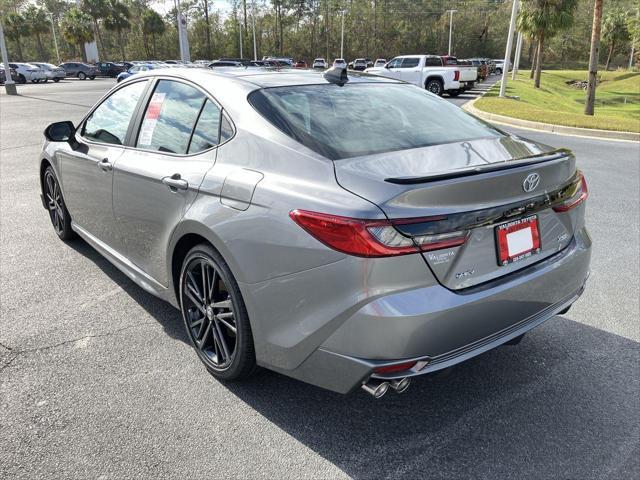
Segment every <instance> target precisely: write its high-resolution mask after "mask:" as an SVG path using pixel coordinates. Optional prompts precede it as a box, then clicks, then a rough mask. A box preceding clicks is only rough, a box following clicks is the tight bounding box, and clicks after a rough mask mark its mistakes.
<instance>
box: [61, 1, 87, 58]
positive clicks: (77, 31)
mask: <svg viewBox="0 0 640 480" xmlns="http://www.w3.org/2000/svg"><path fill="white" fill-rule="evenodd" d="M91 22H92V20H91V17H90V16H89V15H87V14H86V13H84V12H83V11H82V10H80V9H78V8H76V7H73V8H71V9H70V10H69V11H68V12H67V13H66V14H65V16H64V17H63V18H62V25H61V30H62V37H63V38H64V39H65V40H66V41H67V42H69V43H70V44H72V45H78V47H80V52H81V53H82V59H83V60H84V61H85V62H86V61H87V54H86V52H85V50H84V44H85V43H86V42H91V41H92V40H93V30H92V28H91Z"/></svg>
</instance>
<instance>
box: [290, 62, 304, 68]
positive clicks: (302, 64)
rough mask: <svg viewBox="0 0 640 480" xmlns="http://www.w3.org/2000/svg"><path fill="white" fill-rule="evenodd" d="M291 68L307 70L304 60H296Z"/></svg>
mask: <svg viewBox="0 0 640 480" xmlns="http://www.w3.org/2000/svg"><path fill="white" fill-rule="evenodd" d="M293 66H294V68H307V62H305V61H304V60H298V61H297V62H296V63H295V64H294V65H293Z"/></svg>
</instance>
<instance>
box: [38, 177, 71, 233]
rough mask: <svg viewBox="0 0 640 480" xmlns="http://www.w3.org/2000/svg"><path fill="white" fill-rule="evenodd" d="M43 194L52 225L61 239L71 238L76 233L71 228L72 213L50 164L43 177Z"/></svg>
mask: <svg viewBox="0 0 640 480" xmlns="http://www.w3.org/2000/svg"><path fill="white" fill-rule="evenodd" d="M42 196H43V198H44V201H45V203H46V205H47V210H48V212H49V219H50V220H51V225H53V229H54V231H55V232H56V235H58V237H59V238H60V240H65V241H67V240H71V239H73V238H74V237H75V236H76V234H75V232H74V231H73V230H72V229H71V215H69V211H68V210H67V205H66V204H65V203H64V198H63V197H62V191H61V190H60V183H58V178H57V177H56V174H55V172H54V171H53V168H52V167H51V166H48V167H47V168H46V170H45V171H44V175H43V177H42Z"/></svg>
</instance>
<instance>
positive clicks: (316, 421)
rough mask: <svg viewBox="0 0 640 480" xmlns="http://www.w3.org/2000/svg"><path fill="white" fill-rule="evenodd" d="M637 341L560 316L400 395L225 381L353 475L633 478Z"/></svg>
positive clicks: (261, 378)
mask: <svg viewBox="0 0 640 480" xmlns="http://www.w3.org/2000/svg"><path fill="white" fill-rule="evenodd" d="M639 346H640V344H638V343H637V342H634V341H632V340H629V339H626V338H623V337H619V336H617V335H614V334H611V333H607V332H604V331H602V330H598V329H595V328H592V327H589V326H585V325H583V324H581V323H578V322H574V321H572V320H569V319H567V318H564V317H555V318H553V319H551V320H549V321H548V322H546V324H543V325H542V326H541V327H539V328H538V329H537V330H535V331H533V332H530V333H529V334H528V335H527V337H525V339H524V340H523V341H522V343H521V344H520V345H518V346H504V347H500V348H498V349H495V350H493V351H490V352H487V353H486V354H484V355H481V356H479V357H476V358H475V359H472V360H470V361H468V362H465V363H463V364H460V365H459V366H457V367H456V368H455V369H454V370H453V371H452V372H450V374H449V375H446V376H431V377H422V378H417V379H415V380H414V382H413V383H412V385H411V387H410V388H409V390H408V391H407V392H405V393H403V394H396V393H395V392H390V393H388V394H387V395H386V396H385V397H383V398H382V399H379V400H376V399H374V398H373V397H371V396H369V395H368V394H366V393H364V392H362V391H357V392H354V393H352V394H350V395H347V396H342V395H339V394H335V393H332V392H328V391H325V390H322V389H320V388H316V387H313V386H311V385H307V384H304V383H301V382H298V381H295V380H291V379H289V378H287V377H284V376H281V375H278V374H276V373H272V372H267V371H262V372H261V373H260V374H258V375H257V376H255V377H254V378H253V379H252V380H250V381H249V382H245V383H228V384H226V386H227V388H228V389H229V390H230V391H231V392H233V393H234V394H235V395H236V396H237V397H239V398H240V399H241V400H242V401H244V402H246V403H247V404H248V405H250V406H251V407H252V408H254V409H255V410H256V411H258V412H259V413H260V414H261V415H263V416H264V417H265V418H267V419H268V420H270V421H272V422H273V423H274V424H276V425H277V426H278V427H280V428H281V429H282V430H284V431H285V432H287V433H288V434H290V435H291V436H292V437H293V438H295V439H296V440H298V441H299V442H301V443H302V444H304V445H306V446H307V447H309V448H310V449H312V450H314V451H315V452H317V453H318V454H320V455H321V456H322V457H324V458H325V459H327V460H328V461H330V462H331V463H333V464H334V465H336V466H337V467H338V468H340V469H341V470H343V471H344V472H345V473H346V474H348V475H349V476H352V477H354V478H376V479H377V478H390V479H395V478H409V479H413V478H420V479H435V478H443V479H444V478H447V479H466V478H474V479H478V478H486V479H505V478H514V479H523V478H531V479H536V480H539V479H590V478H640V475H639V473H640V463H639V460H638V459H639V458H640V446H639V443H640V442H639V440H638V439H639V437H640V435H639V434H640V422H639V418H640V416H639V415H638V412H639V411H640V408H639V407H640V400H639V398H640V395H639V394H640V388H639V385H638V377H639V376H638V365H639V363H638V362H639V359H640V348H639Z"/></svg>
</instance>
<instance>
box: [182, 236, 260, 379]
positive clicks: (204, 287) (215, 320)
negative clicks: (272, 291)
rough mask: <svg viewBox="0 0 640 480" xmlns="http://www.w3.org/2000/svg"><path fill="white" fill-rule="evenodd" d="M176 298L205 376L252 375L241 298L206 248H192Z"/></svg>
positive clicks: (224, 266) (252, 360) (247, 327)
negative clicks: (207, 373) (207, 372)
mask: <svg viewBox="0 0 640 480" xmlns="http://www.w3.org/2000/svg"><path fill="white" fill-rule="evenodd" d="M179 300H180V309H181V311H182V319H183V321H184V325H185V328H186V330H187V335H188V336H189V339H190V340H191V344H192V346H193V348H194V349H195V351H196V354H197V355H198V358H200V360H201V361H202V363H204V365H205V367H206V368H207V370H208V371H209V373H211V374H212V375H213V376H214V377H216V378H219V379H222V380H236V379H241V378H246V377H248V376H249V375H251V373H253V371H254V370H255V368H256V360H255V350H254V346H253V337H252V334H251V326H250V324H249V317H248V315H247V310H246V307H245V305H244V301H243V299H242V294H241V293H240V289H239V288H238V284H237V283H236V281H235V279H234V278H233V275H232V273H231V270H230V269H229V267H228V266H227V264H226V262H225V261H224V259H223V258H222V256H221V255H220V254H219V253H218V252H217V251H215V250H214V249H213V248H211V247H210V246H209V245H206V244H201V245H197V246H195V247H194V248H192V249H191V250H190V251H189V253H188V254H187V256H186V258H185V259H184V262H183V264H182V270H181V273H180V299H179Z"/></svg>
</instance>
